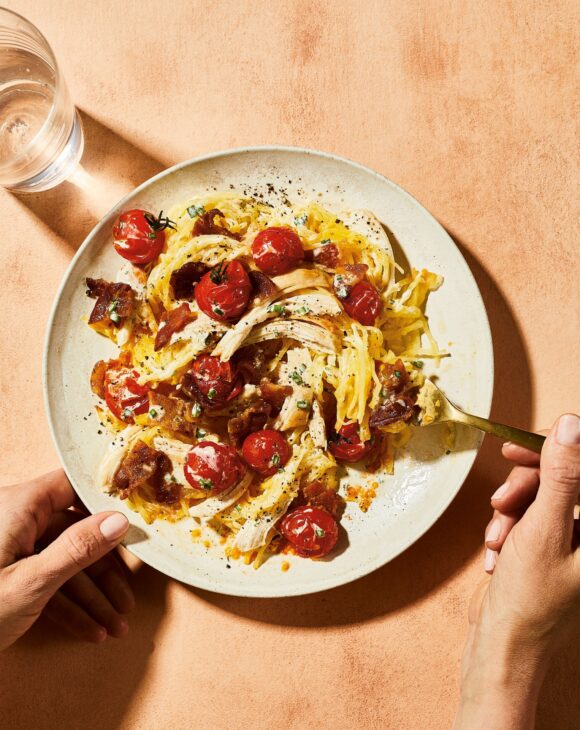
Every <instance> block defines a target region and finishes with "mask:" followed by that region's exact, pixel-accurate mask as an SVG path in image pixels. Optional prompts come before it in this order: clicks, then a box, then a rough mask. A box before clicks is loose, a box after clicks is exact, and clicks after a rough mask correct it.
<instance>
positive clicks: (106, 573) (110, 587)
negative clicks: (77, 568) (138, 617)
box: [39, 509, 135, 613]
mask: <svg viewBox="0 0 580 730" xmlns="http://www.w3.org/2000/svg"><path fill="white" fill-rule="evenodd" d="M81 519H82V516H81V515H80V514H79V513H78V512H74V511H73V510H70V509H67V510H64V511H63V512H58V513H57V514H55V515H53V516H52V517H51V519H50V522H49V524H48V526H47V528H46V532H45V533H44V535H43V538H42V540H40V541H39V546H41V547H46V546H47V545H48V544H49V543H51V542H53V541H54V540H56V538H57V537H58V536H59V535H60V534H61V533H62V532H64V531H65V530H66V528H67V527H69V526H70V525H72V524H74V523H75V522H78V521H79V520H81ZM85 573H86V574H87V575H88V576H89V577H90V578H92V580H93V583H95V584H96V585H97V587H98V588H100V589H101V591H102V592H103V593H104V595H105V597H106V598H107V599H108V600H109V601H110V602H111V604H112V605H113V607H114V608H115V610H116V611H118V612H120V613H129V611H131V610H132V609H133V608H134V606H135V599H134V596H133V591H132V590H131V587H130V586H129V583H128V580H127V575H126V573H125V571H124V570H123V568H122V565H121V561H120V559H119V558H118V557H117V556H116V555H114V554H113V553H110V554H109V555H105V556H104V557H103V558H101V559H100V560H98V561H97V562H96V563H94V564H93V565H89V566H88V568H86V569H85Z"/></svg>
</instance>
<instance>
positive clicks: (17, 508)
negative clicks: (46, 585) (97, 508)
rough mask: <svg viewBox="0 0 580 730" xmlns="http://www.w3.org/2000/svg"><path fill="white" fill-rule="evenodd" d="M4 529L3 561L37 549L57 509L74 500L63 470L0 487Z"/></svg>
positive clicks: (0, 549)
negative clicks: (38, 540) (38, 541)
mask: <svg viewBox="0 0 580 730" xmlns="http://www.w3.org/2000/svg"><path fill="white" fill-rule="evenodd" d="M0 495H1V501H2V504H1V509H0V512H1V514H2V523H3V528H4V529H3V530H2V535H1V536H0V564H1V565H3V566H6V565H10V564H11V563H13V562H14V561H15V560H17V559H19V558H21V557H25V556H27V555H30V554H31V553H33V552H34V544H35V542H36V540H37V539H38V538H39V537H40V535H42V534H43V532H44V530H45V529H46V526H47V524H48V522H49V520H50V517H51V515H52V514H53V513H54V512H59V511H61V510H64V509H66V508H67V507H68V506H69V505H71V504H72V503H73V500H74V491H73V489H72V487H71V485H70V484H69V481H68V479H67V478H66V476H65V473H64V472H63V471H62V469H59V470H57V471H53V472H50V474H44V475H43V476H41V477H38V478H37V479H34V480H33V481H31V482H27V483H24V484H15V485H13V486H10V487H3V488H2V490H0Z"/></svg>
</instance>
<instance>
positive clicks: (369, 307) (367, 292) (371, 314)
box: [342, 281, 383, 326]
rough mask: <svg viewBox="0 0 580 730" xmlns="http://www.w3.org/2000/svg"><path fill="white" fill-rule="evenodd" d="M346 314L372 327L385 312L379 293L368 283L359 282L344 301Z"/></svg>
mask: <svg viewBox="0 0 580 730" xmlns="http://www.w3.org/2000/svg"><path fill="white" fill-rule="evenodd" d="M342 306H343V307H344V309H345V311H346V313H347V314H348V315H349V316H350V317H352V318H353V319H356V321H357V322H360V323H361V324H366V325H367V326H371V325H373V324H374V323H375V320H376V318H377V317H378V316H379V314H380V313H381V312H382V311H383V302H382V300H381V298H380V296H379V293H378V291H377V290H376V289H375V287H374V286H373V285H372V284H371V283H370V282H368V281H359V282H358V284H355V285H354V286H353V288H352V289H351V290H350V293H349V295H348V296H347V297H346V299H343V300H342Z"/></svg>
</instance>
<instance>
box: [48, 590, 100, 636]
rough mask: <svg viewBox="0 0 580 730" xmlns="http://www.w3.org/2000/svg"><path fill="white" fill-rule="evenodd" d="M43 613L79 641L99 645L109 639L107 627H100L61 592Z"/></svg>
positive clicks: (58, 592)
mask: <svg viewBox="0 0 580 730" xmlns="http://www.w3.org/2000/svg"><path fill="white" fill-rule="evenodd" d="M43 613H44V614H45V616H47V617H48V618H49V619H50V620H51V621H52V622H53V623H55V624H56V625H57V626H60V627H61V628H63V629H65V631H68V633H70V634H72V635H73V636H76V638H77V639H81V640H83V641H91V642H93V643H95V644H99V643H100V642H101V641H104V640H105V639H106V638H107V630H106V629H105V627H104V626H99V624H98V623H97V622H96V621H95V620H94V619H92V618H91V617H90V616H89V615H88V614H87V613H86V612H85V611H83V610H82V608H80V607H79V606H77V604H76V603H74V601H72V600H71V599H70V598H68V597H67V596H65V595H64V594H63V593H62V592H61V591H57V592H56V593H55V594H54V596H53V597H52V598H51V599H50V601H49V602H48V603H47V604H46V607H45V609H44V612H43Z"/></svg>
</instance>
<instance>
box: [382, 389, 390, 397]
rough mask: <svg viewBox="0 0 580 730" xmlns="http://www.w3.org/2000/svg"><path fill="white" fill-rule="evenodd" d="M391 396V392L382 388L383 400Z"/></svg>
mask: <svg viewBox="0 0 580 730" xmlns="http://www.w3.org/2000/svg"><path fill="white" fill-rule="evenodd" d="M388 395H389V391H388V390H387V389H386V388H381V398H386V397H387V396H388Z"/></svg>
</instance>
